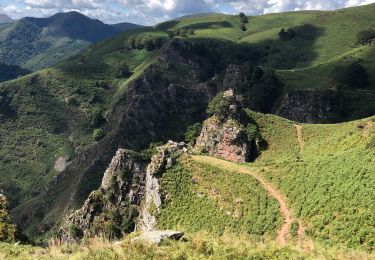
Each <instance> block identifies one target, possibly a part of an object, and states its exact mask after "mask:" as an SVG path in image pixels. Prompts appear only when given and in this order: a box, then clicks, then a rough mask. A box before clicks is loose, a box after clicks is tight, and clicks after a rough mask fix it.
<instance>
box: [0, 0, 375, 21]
mask: <svg viewBox="0 0 375 260" xmlns="http://www.w3.org/2000/svg"><path fill="white" fill-rule="evenodd" d="M370 3H375V0H0V13H5V14H7V15H9V16H10V17H12V18H21V17H24V16H34V17H46V16H50V15H52V14H54V13H57V12H67V11H72V10H74V11H79V12H81V13H83V14H85V15H88V16H90V17H93V18H98V19H100V20H102V21H104V22H107V23H117V22H124V21H126V22H133V23H139V24H144V25H152V24H156V23H158V22H161V21H164V20H168V19H172V18H175V17H178V16H182V15H187V14H193V13H202V12H222V13H230V14H232V13H238V12H245V13H247V14H249V15H258V14H266V13H275V12H283V11H297V10H332V9H338V8H344V7H351V6H358V5H364V4H370Z"/></svg>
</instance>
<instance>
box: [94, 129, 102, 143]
mask: <svg viewBox="0 0 375 260" xmlns="http://www.w3.org/2000/svg"><path fill="white" fill-rule="evenodd" d="M104 136H105V133H104V131H103V130H102V129H100V128H98V129H95V130H94V132H93V134H92V139H93V140H94V142H97V141H99V140H101V139H103V138H104Z"/></svg>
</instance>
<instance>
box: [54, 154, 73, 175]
mask: <svg viewBox="0 0 375 260" xmlns="http://www.w3.org/2000/svg"><path fill="white" fill-rule="evenodd" d="M69 163H70V162H68V160H67V159H66V158H65V157H63V156H60V157H59V158H57V160H56V161H55V166H54V169H55V170H56V171H57V172H62V171H63V170H65V168H66V167H67V166H68V165H69Z"/></svg>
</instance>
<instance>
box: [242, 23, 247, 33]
mask: <svg viewBox="0 0 375 260" xmlns="http://www.w3.org/2000/svg"><path fill="white" fill-rule="evenodd" d="M241 30H242V31H244V32H245V31H247V28H246V25H245V24H244V23H241Z"/></svg>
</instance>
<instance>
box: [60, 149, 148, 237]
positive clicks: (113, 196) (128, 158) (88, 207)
mask: <svg viewBox="0 0 375 260" xmlns="http://www.w3.org/2000/svg"><path fill="white" fill-rule="evenodd" d="M146 166H147V163H146V162H145V161H143V160H142V159H139V158H137V156H136V155H135V153H134V152H132V151H129V150H124V149H119V150H118V151H117V152H116V155H115V156H114V157H113V159H112V162H111V163H110V165H109V167H108V168H107V170H106V171H105V173H104V177H103V180H102V185H101V187H100V188H99V189H98V190H95V191H93V192H92V193H91V194H90V196H89V197H88V199H87V200H86V201H85V203H84V205H83V206H82V208H81V209H79V210H77V211H75V212H74V213H73V214H71V215H70V216H69V217H68V218H67V220H66V222H65V224H64V226H63V227H62V228H61V229H60V231H59V237H60V238H61V239H62V240H63V241H72V240H77V239H80V238H82V237H89V236H94V235H104V236H107V237H120V236H122V235H123V234H124V233H128V232H131V231H133V230H134V227H135V223H134V218H135V217H136V216H137V215H138V212H137V206H139V205H140V203H141V200H142V197H143V194H144V188H145V179H146V176H145V172H146Z"/></svg>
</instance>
